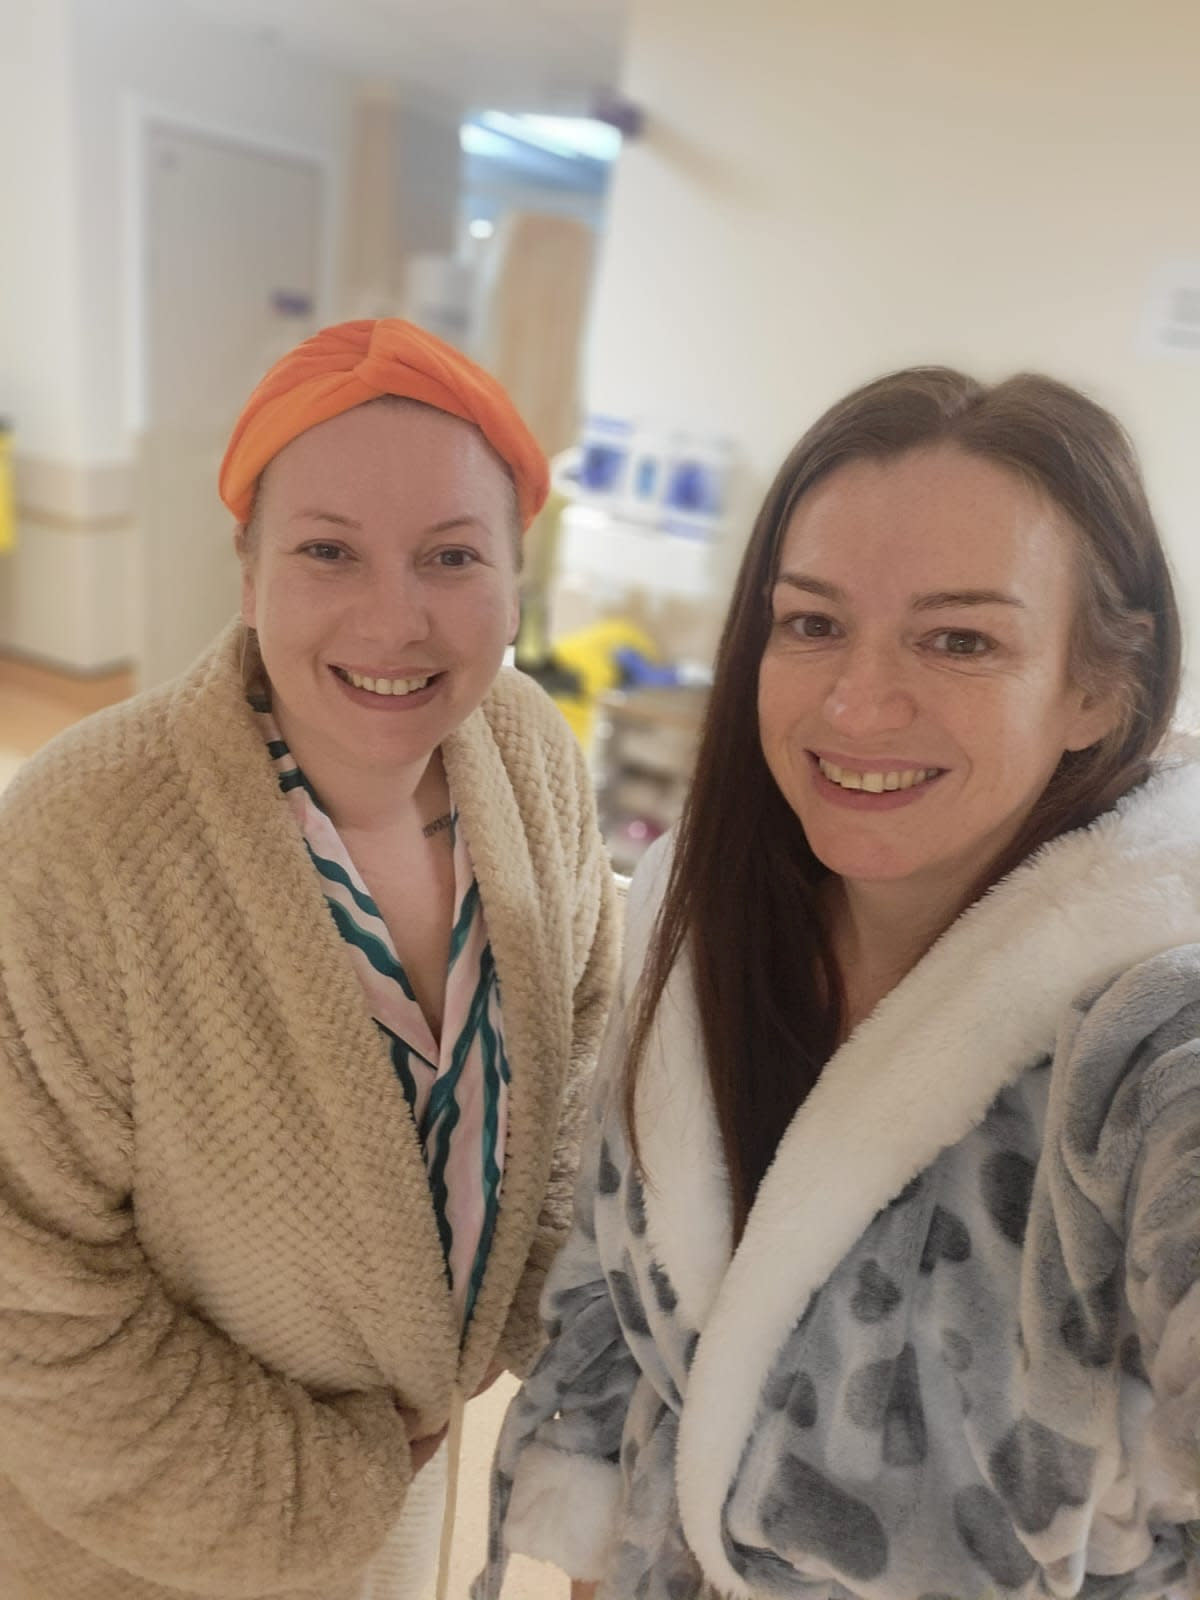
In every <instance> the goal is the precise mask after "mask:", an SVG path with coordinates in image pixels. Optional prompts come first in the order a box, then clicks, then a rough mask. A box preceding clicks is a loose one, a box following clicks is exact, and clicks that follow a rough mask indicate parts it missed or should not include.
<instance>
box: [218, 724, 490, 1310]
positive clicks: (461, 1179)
mask: <svg viewBox="0 0 1200 1600" xmlns="http://www.w3.org/2000/svg"><path fill="white" fill-rule="evenodd" d="M250 704H251V705H252V706H253V708H254V710H255V712H256V713H257V717H258V721H259V725H260V728H261V731H262V734H263V738H264V739H265V741H266V745H267V750H268V753H269V754H270V756H271V759H272V761H273V763H274V766H275V772H276V775H277V777H278V779H279V787H280V789H281V790H282V791H283V793H284V794H285V795H286V796H287V800H288V803H289V805H290V806H291V808H292V812H293V814H294V816H295V818H296V821H297V823H298V824H299V827H300V831H301V833H302V834H303V836H304V842H305V845H306V846H307V848H308V854H309V857H310V858H311V860H312V863H313V866H314V867H315V868H316V870H317V872H318V874H319V875H320V878H321V887H322V889H323V890H324V893H325V900H326V903H327V904H328V906H329V911H330V915H331V916H332V917H333V920H334V923H335V925H336V927H337V930H338V932H339V933H340V934H341V936H342V938H343V940H344V941H345V943H346V947H347V951H348V953H349V956H350V960H351V963H352V965H353V967H354V970H355V972H356V973H357V974H358V978H359V982H360V983H361V984H362V987H363V993H364V995H365V997H366V1001H367V1005H368V1007H369V1009H370V1012H371V1016H372V1017H373V1018H374V1020H375V1025H376V1027H377V1028H378V1029H379V1031H380V1032H381V1033H382V1035H383V1037H384V1039H385V1041H386V1043H387V1046H388V1051H389V1054H390V1056H391V1060H392V1066H393V1067H394V1069H395V1072H396V1076H397V1078H398V1079H399V1081H400V1085H401V1088H402V1089H403V1091H404V1098H405V1099H406V1100H407V1102H408V1105H409V1108H410V1109H411V1111H412V1115H413V1118H414V1121H415V1122H416V1127H417V1135H418V1138H419V1139H420V1142H421V1149H422V1151H423V1153H424V1156H425V1164H426V1168H427V1170H428V1173H429V1188H430V1193H431V1196H432V1199H433V1209H434V1214H435V1217H436V1219H437V1227H438V1234H439V1236H440V1238H441V1242H442V1249H443V1251H444V1253H445V1257H446V1270H447V1274H448V1276H449V1280H450V1287H451V1292H452V1294H453V1297H454V1304H455V1307H456V1309H457V1311H458V1314H459V1319H460V1327H461V1328H462V1329H463V1330H464V1331H465V1329H466V1327H467V1324H468V1323H469V1322H470V1320H471V1313H472V1311H473V1309H474V1306H475V1299H476V1296H477V1295H478V1292H479V1286H480V1284H481V1283H482V1281H483V1273H484V1268H485V1267H486V1265H487V1258H488V1251H489V1250H490V1248H491V1243H492V1237H493V1234H494V1232H495V1227H496V1216H497V1213H498V1211H499V1207H500V1178H501V1174H502V1173H503V1171H504V1140H505V1130H506V1125H507V1113H508V1084H509V1079H510V1071H509V1064H508V1058H507V1056H506V1055H505V1052H504V1030H503V1025H502V1021H501V1014H500V990H499V985H498V982H497V978H496V966H495V962H494V961H493V959H492V950H491V945H490V944H489V942H488V932H487V924H486V922H485V921H484V915H483V903H482V901H481V900H480V897H479V887H478V885H477V883H476V882H475V871H474V868H473V866H472V864H471V854H470V850H469V848H468V844H467V839H466V835H465V833H464V830H463V828H462V826H461V824H460V822H459V819H458V813H457V811H455V810H453V809H452V812H451V824H450V825H451V829H452V833H453V845H454V921H453V928H452V932H451V937H450V956H449V969H448V972H447V976H446V1000H445V1006H444V1008H443V1009H444V1015H443V1021H442V1033H441V1039H440V1041H439V1040H438V1039H435V1038H434V1036H433V1033H432V1032H431V1030H430V1027H429V1024H428V1022H427V1021H426V1019H425V1014H424V1012H423V1011H422V1010H421V1007H420V1005H419V1004H418V1003H417V998H416V995H415V993H414V992H413V988H412V984H411V983H410V981H409V978H408V975H407V974H406V972H405V970H404V967H403V965H402V963H401V961H400V959H399V957H398V956H397V954H396V949H395V945H394V943H393V941H392V936H391V934H390V933H389V932H388V928H387V925H386V924H385V922H384V920H383V918H382V917H381V916H380V914H379V910H378V908H377V907H376V905H375V902H374V901H373V900H372V898H371V895H370V893H369V891H368V890H367V887H366V884H365V883H364V882H363V879H362V877H361V875H360V874H359V872H358V870H357V868H356V867H355V865H354V862H353V861H352V860H351V858H350V853H349V851H348V850H347V849H346V847H345V845H344V844H343V843H342V840H341V838H340V836H339V834H338V831H337V829H336V828H335V827H334V825H333V821H332V819H331V818H330V816H329V814H328V813H327V812H326V811H325V810H324V809H323V808H322V806H321V802H320V800H319V799H318V797H317V795H316V793H315V792H314V791H313V789H312V787H311V785H310V784H309V783H308V780H307V779H306V778H305V776H304V774H303V773H302V772H301V771H300V768H299V766H298V764H297V762H296V759H295V757H294V756H293V755H292V753H291V751H290V750H289V749H288V747H287V744H286V743H285V742H284V740H283V739H282V738H281V736H280V733H279V729H278V727H277V726H276V724H275V720H274V718H273V717H272V715H271V711H270V706H269V702H268V701H267V700H266V698H265V697H264V696H262V695H254V696H252V697H251V699H250ZM451 805H452V807H453V797H451Z"/></svg>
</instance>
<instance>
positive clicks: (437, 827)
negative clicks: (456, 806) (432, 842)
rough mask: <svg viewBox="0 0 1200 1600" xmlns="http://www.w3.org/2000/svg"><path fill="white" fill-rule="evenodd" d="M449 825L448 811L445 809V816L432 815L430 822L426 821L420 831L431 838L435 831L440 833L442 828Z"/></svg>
mask: <svg viewBox="0 0 1200 1600" xmlns="http://www.w3.org/2000/svg"><path fill="white" fill-rule="evenodd" d="M449 826H450V813H449V812H448V811H447V812H446V814H445V816H441V817H434V819H433V821H432V822H427V823H426V824H425V826H424V827H423V828H422V829H421V832H422V833H423V834H424V835H425V837H426V838H427V839H432V838H433V836H434V834H435V833H441V831H442V830H443V828H448V827H449Z"/></svg>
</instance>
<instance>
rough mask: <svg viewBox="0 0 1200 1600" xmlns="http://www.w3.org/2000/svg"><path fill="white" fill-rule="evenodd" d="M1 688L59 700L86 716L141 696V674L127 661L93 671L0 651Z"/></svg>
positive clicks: (14, 652)
mask: <svg viewBox="0 0 1200 1600" xmlns="http://www.w3.org/2000/svg"><path fill="white" fill-rule="evenodd" d="M0 688H6V689H22V690H24V691H26V692H27V693H29V694H37V695H42V696H43V697H44V698H46V699H48V700H58V701H60V702H61V703H63V704H65V705H68V706H70V707H71V708H72V709H73V710H76V711H79V712H81V713H83V714H84V715H85V716H86V715H87V714H88V713H89V712H92V711H101V710H103V709H104V707H105V706H112V705H116V703H117V702H118V701H119V700H127V699H128V698H129V696H130V695H131V694H136V693H137V675H136V673H135V671H134V669H133V667H132V666H130V665H129V664H128V663H126V662H110V663H109V664H108V665H107V666H104V667H100V668H97V669H96V670H94V671H90V672H78V671H75V670H74V669H72V668H70V667H64V666H61V665H59V664H51V663H50V662H49V661H43V660H39V659H38V658H37V657H35V656H30V655H24V654H22V653H20V652H18V651H13V650H7V649H6V650H0Z"/></svg>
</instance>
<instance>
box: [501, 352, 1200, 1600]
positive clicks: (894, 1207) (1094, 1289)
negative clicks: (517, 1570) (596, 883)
mask: <svg viewBox="0 0 1200 1600" xmlns="http://www.w3.org/2000/svg"><path fill="white" fill-rule="evenodd" d="M1179 656H1180V629H1179V620H1178V614H1177V611H1176V606H1175V601H1174V597H1173V594H1172V588H1171V580H1170V575H1169V572H1168V568H1167V563H1166V559H1165V556H1164V553H1163V549H1162V545H1161V542H1160V539H1159V536H1158V533H1157V531H1156V529H1155V526H1154V522H1153V519H1152V517H1151V513H1150V510H1149V508H1148V505H1147V502H1146V497H1145V493H1144V490H1143V487H1142V483H1141V480H1140V477H1139V473H1138V468H1137V465H1136V461H1135V459H1134V456H1133V452H1132V448H1131V446H1130V444H1129V442H1128V440H1127V438H1126V436H1125V434H1124V433H1123V431H1122V429H1121V428H1120V426H1119V425H1118V424H1117V422H1116V421H1115V420H1114V419H1113V418H1112V417H1111V416H1110V415H1108V414H1107V413H1106V412H1105V411H1103V410H1102V409H1101V408H1100V407H1099V406H1097V405H1095V404H1094V403H1093V402H1091V401H1090V400H1088V399H1087V398H1085V397H1084V396H1083V395H1081V394H1078V393H1077V392H1075V391H1073V390H1072V389H1069V388H1067V387H1066V386H1064V385H1062V384H1059V383H1056V382H1053V381H1051V380H1049V379H1047V378H1043V377H1037V376H1022V377H1017V378H1014V379H1011V380H1009V381H1007V382H1005V383H1001V384H999V385H996V386H994V387H984V386H983V385H981V384H979V383H976V382H974V381H972V380H971V379H969V378H966V377H964V376H962V375H961V374H958V373H955V372H952V371H948V370H945V369H941V368H930V369H916V370H912V371H907V372H901V373H897V374H894V375H892V376H890V377H887V378H883V379H881V380H879V381H878V382H876V383H873V384H870V385H868V386H867V387H866V388H864V389H861V390H859V391H857V392H856V393H854V394H852V395H850V396H849V397H848V398H847V399H845V400H843V401H842V402H840V403H839V404H838V405H836V406H834V407H833V409H832V410H830V411H829V412H828V413H827V414H826V415H825V416H824V417H822V418H821V419H820V421H818V422H817V423H816V425H815V426H814V427H813V428H812V429H811V430H810V431H809V433H808V434H807V435H806V436H805V437H804V438H803V439H802V440H801V442H800V443H799V444H798V445H797V447H796V448H795V450H794V451H793V452H792V454H791V455H790V457H789V458H788V460H787V461H786V462H785V463H784V465H783V467H782V469H781V470H780V472H779V475H778V477H777V479H776V481H775V484H774V486H773V487H772V489H771V491H770V493H769V495H768V496H767V500H766V503H765V505H764V506H763V509H762V512H761V514H760V516H759V518H758V521H757V524H756V526H755V529H754V532H753V535H752V537H751V540H750V543H749V547H748V549H747V551H746V555H745V558H744V561H743V564H742V568H741V573H740V576H739V579H738V583H737V587H736V591H735V594H734V598H733V602H732V606H731V610H730V613H729V618H728V621H727V624H726V628H725V633H724V637H723V640H722V644H721V649H720V653H719V658H718V664H717V671H716V679H715V684H714V691H713V696H712V702H711V707H710V711H709V715H708V719H707V724H706V728H705V733H704V738H703V741H702V748H701V752H700V758H699V763H698V768H697V773H696V777H695V782H694V785H693V788H692V792H691V795H690V799H689V802H688V806H687V810H686V814H685V816H684V818H683V821H682V823H681V824H680V826H679V828H678V830H677V832H676V834H675V836H674V838H673V839H672V840H670V841H665V842H664V844H663V846H662V847H661V848H657V847H656V849H655V851H653V852H652V853H651V855H650V856H649V857H648V858H647V860H646V862H645V864H644V866H643V868H642V870H641V871H640V872H639V874H638V876H637V878H636V879H635V882H634V885H633V889H632V892H631V897H630V905H629V914H628V937H627V949H626V956H625V965H624V974H623V980H622V988H621V993H620V997H619V1005H618V1012H617V1014H616V1016H615V1018H614V1021H613V1024H612V1026H611V1029H610V1036H609V1040H608V1044H607V1047H606V1053H605V1057H604V1058H603V1060H602V1067H601V1081H600V1086H599V1091H598V1094H597V1097H596V1102H595V1122H594V1126H593V1132H592V1139H591V1148H590V1154H588V1155H586V1156H585V1160H584V1166H583V1172H582V1176H581V1181H580V1187H579V1190H578V1193H577V1198H576V1215H575V1226H574V1231H573V1234H572V1236H571V1239H570V1241H569V1242H568V1245H567V1246H566V1248H565V1249H564V1251H563V1253H562V1255H561V1256H560V1257H559V1260H558V1262H557V1263H556V1266H555V1268H554V1269H553V1272H552V1274H551V1278H550V1280H549V1283H548V1286H547V1292H546V1296H545V1299H544V1302H543V1309H544V1313H545V1315H546V1317H547V1318H548V1320H549V1324H550V1332H551V1335H552V1342H551V1344H550V1346H549V1348H548V1350H547V1352H546V1353H545V1355H544V1356H543V1358H542V1360H541V1362H540V1364H539V1365H538V1367H537V1368H536V1369H535V1371H534V1373H533V1375H532V1376H531V1377H530V1379H529V1380H528V1381H527V1383H526V1385H525V1388H524V1391H523V1393H522V1395H521V1396H520V1397H519V1398H518V1400H517V1401H516V1402H515V1403H514V1407H513V1409H512V1412H511V1413H510V1416H509V1418H508V1421H507V1423H506V1427H505V1432H504V1435H503V1437H502V1440H501V1445H500V1451H499V1456H498V1465H497V1475H496V1493H495V1527H494V1530H493V1531H494V1538H493V1543H492V1551H491V1557H492V1559H491V1563H490V1567H489V1573H488V1575H487V1576H486V1578H485V1579H484V1581H483V1582H482V1583H481V1584H480V1586H479V1592H480V1594H485V1595H487V1596H489V1597H490V1596H493V1595H495V1593H496V1592H497V1587H498V1580H499V1577H500V1574H501V1573H502V1570H503V1565H504V1558H505V1552H506V1551H507V1550H509V1549H512V1550H521V1551H524V1552H526V1553H528V1554H531V1555H535V1556H540V1557H542V1558H544V1559H547V1560H551V1561H555V1562H557V1563H558V1564H559V1565H560V1566H562V1567H563V1568H564V1569H565V1570H566V1571H567V1572H569V1573H570V1574H571V1576H572V1578H573V1579H574V1580H575V1583H574V1585H573V1593H574V1594H575V1595H576V1596H577V1597H582V1596H590V1595H591V1594H593V1592H595V1586H596V1585H597V1584H598V1593H599V1596H600V1600H628V1597H630V1596H635V1595H636V1596H637V1597H638V1600H689V1597H692V1596H699V1595H701V1594H704V1593H706V1592H708V1591H709V1590H710V1589H713V1590H717V1591H719V1592H721V1593H722V1594H731V1595H737V1596H746V1597H750V1596H755V1597H759V1600H763V1597H767V1596H771V1597H776V1596H777V1597H783V1596H789V1597H791V1596H811V1597H812V1600H831V1597H837V1600H843V1597H846V1596H854V1597H862V1600H917V1597H918V1596H927V1597H928V1596H935V1595H943V1596H944V1595H953V1596H958V1597H967V1596H977V1595H983V1594H999V1595H1006V1596H1009V1595H1011V1596H1017V1595H1020V1596H1031V1597H1032V1596H1035V1595H1037V1596H1041V1595H1045V1594H1055V1595H1063V1596H1067V1595H1074V1594H1077V1593H1081V1592H1082V1593H1086V1594H1089V1595H1097V1596H1098V1595H1100V1594H1103V1595H1104V1597H1105V1600H1117V1597H1121V1600H1134V1597H1141V1596H1146V1595H1161V1594H1164V1593H1166V1592H1168V1591H1170V1590H1171V1589H1172V1588H1173V1587H1174V1586H1175V1585H1177V1584H1180V1583H1182V1582H1184V1580H1185V1568H1186V1562H1187V1550H1188V1548H1189V1541H1188V1538H1187V1533H1186V1528H1185V1524H1187V1523H1188V1522H1189V1521H1191V1520H1193V1519H1196V1518H1197V1517H1200V1466H1198V1463H1200V1447H1198V1444H1197V1440H1198V1437H1200V1345H1198V1330H1200V1243H1198V1241H1200V1183H1198V1180H1197V1176H1196V1174H1197V1172H1198V1171H1200V949H1197V943H1198V942H1200V769H1198V768H1197V767H1195V766H1193V765H1191V764H1190V763H1189V762H1188V761H1187V760H1186V759H1185V758H1184V757H1183V756H1182V755H1180V754H1175V755H1171V756H1168V755H1166V754H1164V749H1163V746H1164V740H1165V737H1166V735H1167V733H1168V729H1169V726H1170V723H1171V719H1172V714H1173V709H1174V705H1175V700H1176V694H1177V689H1178V680H1179Z"/></svg>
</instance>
